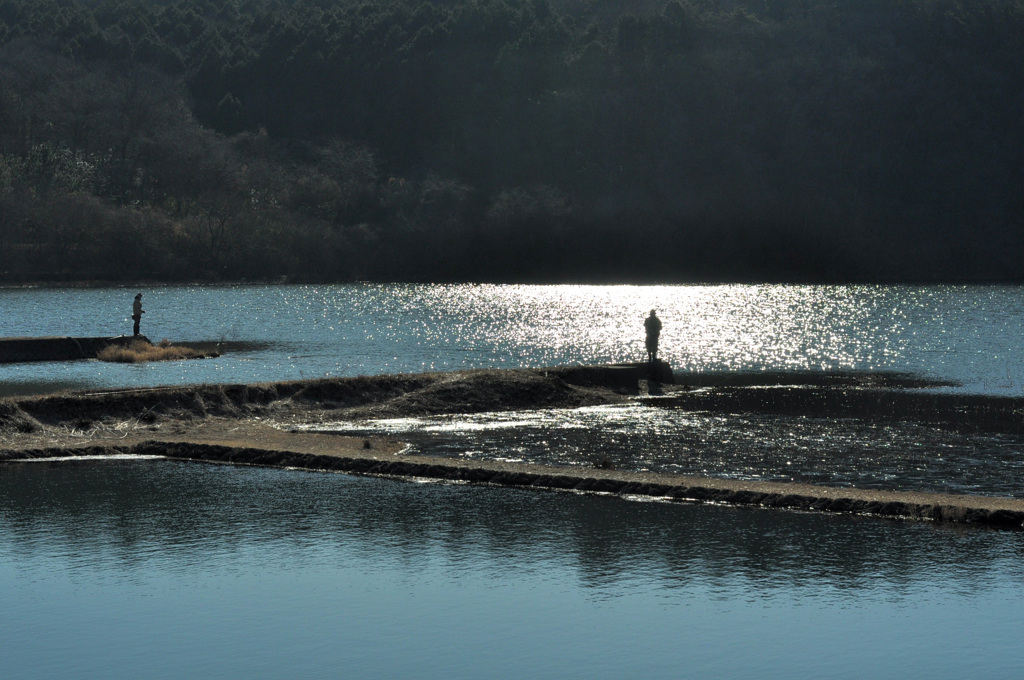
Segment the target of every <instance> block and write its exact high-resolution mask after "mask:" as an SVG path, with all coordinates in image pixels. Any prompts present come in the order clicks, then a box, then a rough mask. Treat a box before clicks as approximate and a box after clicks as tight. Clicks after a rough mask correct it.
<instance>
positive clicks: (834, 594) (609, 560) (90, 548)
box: [0, 461, 1024, 680]
mask: <svg viewBox="0 0 1024 680" xmlns="http://www.w3.org/2000/svg"><path fill="white" fill-rule="evenodd" d="M1022 557H1024V534H1020V533H1012V532H993V531H966V532H960V531H955V530H950V529H943V528H936V527H932V526H930V525H927V524H923V523H902V522H887V521H880V520H875V519H864V518H856V517H846V516H819V515H811V514H801V513H786V512H769V511H758V510H751V509H741V508H717V507H712V506H701V507H695V506H687V505H680V504H663V503H639V502H626V501H620V500H614V499H610V498H607V497H601V496H579V495H572V494H560V493H538V492H529V491H520V490H513V489H483V488H478V487H471V486H458V485H436V484H435V485H425V484H414V483H406V482H395V481H391V480H381V479H362V478H352V477H347V476H344V475H337V474H322V473H304V472H293V471H285V470H269V469H255V468H239V467H232V466H214V465H196V464H185V463H178V462H170V461H139V462H128V461H109V462H100V463H97V462H94V463H84V462H65V463H25V464H9V465H5V466H3V467H2V468H0V596H2V598H3V605H4V608H3V616H0V639H2V640H3V647H2V650H0V668H2V669H3V671H4V675H5V677H12V678H71V677H104V678H140V677H146V678H186V677H187V678H194V677H246V678H281V677H289V678H314V677H325V676H333V675H343V676H345V677H418V678H479V677H493V678H523V677H549V678H563V677H588V678H591V677H592V678H623V677H647V678H676V677H681V676H683V677H710V676H720V675H724V676H727V677H730V678H767V679H774V678H778V679H786V680H788V679H789V678H795V677H828V678H861V677H930V678H932V677H934V678H963V677H984V678H1015V677H1017V676H1018V674H1019V669H1020V667H1021V665H1022V663H1024V647H1022V646H1021V645H1020V639H1021V635H1022V634H1024V619H1022V618H1021V617H1020V610H1021V607H1022V605H1024V567H1022V566H1021V565H1022V564H1024V561H1022Z"/></svg>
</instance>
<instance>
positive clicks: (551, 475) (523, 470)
mask: <svg viewBox="0 0 1024 680" xmlns="http://www.w3.org/2000/svg"><path fill="white" fill-rule="evenodd" d="M214 430H216V428H214ZM243 430H244V431H243ZM209 435H210V432H209V431H208V432H207V433H206V434H205V435H202V434H196V435H191V436H190V435H182V436H177V437H175V436H163V437H160V436H157V437H155V438H152V439H143V440H142V441H138V442H134V443H112V442H108V443H105V444H91V443H83V444H81V445H79V446H75V447H46V448H39V449H23V450H20V451H12V450H0V462H7V463H12V462H15V461H25V460H29V459H45V458H53V457H66V456H100V455H110V454H114V453H117V454H128V455H139V456H142V455H149V456H162V457H166V458H170V459H176V460H187V461H194V462H206V463H228V464H234V465H258V466H270V467H281V468H290V469H302V470H312V471H327V472H340V473H345V474H353V475H372V476H384V477H394V478H405V479H411V478H418V479H435V480H444V481H456V482H463V483H472V484H481V485H491V486H509V487H519V488H528V489H537V490H551V491H573V492H580V493H595V494H596V493H599V494H607V495H613V496H620V497H631V496H633V497H635V496H644V497H650V498H656V499H663V500H666V501H673V502H686V503H711V504H720V505H733V506H753V507H759V508H773V509H786V510H797V511H808V512H839V513H852V514H858V515H867V516H874V517H880V518H889V519H899V520H908V519H909V520H929V521H934V522H940V523H957V524H967V525H975V526H982V527H990V528H996V529H1018V530H1019V529H1022V528H1024V501H1021V500H1016V499H1009V498H989V497H979V496H958V495H950V494H933V493H916V492H904V491H882V490H867V489H852V488H838V487H821V486H812V485H807V484H794V483H775V482H751V481H743V480H724V479H713V478H704V477H691V476H682V475H667V474H654V473H639V472H627V471H615V470H599V469H591V468H582V467H581V468H565V467H554V466H545V465H535V464H525V463H509V462H499V461H481V460H474V461H464V460H459V459H438V458H430V457H423V456H411V455H405V454H404V453H403V446H402V444H401V442H398V441H393V440H381V439H373V440H371V439H362V440H357V439H356V438H351V437H338V436H332V435H317V434H298V433H286V432H281V431H277V432H276V433H275V434H273V435H271V434H270V433H268V432H266V431H262V432H257V431H252V430H250V429H247V428H234V430H233V431H228V430H227V429H225V430H222V431H220V432H219V435H220V437H219V438H218V437H210V436H209ZM204 437H205V438H206V441H196V440H197V439H203V438H204Z"/></svg>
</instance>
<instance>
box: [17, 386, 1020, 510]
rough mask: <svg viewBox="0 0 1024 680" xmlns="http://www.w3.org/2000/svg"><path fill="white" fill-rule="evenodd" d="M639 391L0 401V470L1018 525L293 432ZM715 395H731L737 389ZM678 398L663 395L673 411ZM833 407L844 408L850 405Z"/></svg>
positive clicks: (316, 389) (777, 486)
mask: <svg viewBox="0 0 1024 680" xmlns="http://www.w3.org/2000/svg"><path fill="white" fill-rule="evenodd" d="M602 375H610V376H611V380H612V381H614V382H615V383H616V384H615V385H614V386H612V387H609V386H605V385H602V384H601V381H602V378H601V376H602ZM679 389H680V390H682V400H683V401H686V400H689V399H690V398H691V397H697V398H696V399H693V400H692V401H691V403H690V404H689V405H690V407H696V408H701V409H709V408H712V407H713V406H714V405H715V403H716V402H715V400H714V399H713V398H710V399H709V398H705V397H703V396H701V395H702V394H707V393H701V392H691V391H688V390H686V388H685V387H682V388H679ZM760 391H761V392H763V390H760ZM635 393H636V391H635V390H629V389H628V388H625V387H624V386H623V385H622V374H621V372H620V371H619V370H618V369H615V370H613V371H611V372H610V373H609V372H608V371H586V370H582V369H581V367H563V368H546V369H515V370H486V371H463V372H452V373H427V374H409V375H387V376H371V377H360V378H337V379H322V380H307V381H290V382H280V383H267V384H259V385H203V386H195V387H175V388H155V389H138V390H106V391H100V392H79V393H68V394H60V395H54V396H45V397H21V398H7V399H0V463H4V462H6V463H13V462H14V461H19V460H20V461H23V460H26V459H39V458H53V457H66V456H96V455H109V454H111V453H126V454H132V455H159V456H166V457H170V458H175V459H181V460H189V461H197V462H210V463H232V464H246V465H265V466H275V467H287V468H299V469H307V470H324V471H335V472H344V473H348V474H364V475H383V476H389V477H402V478H411V477H418V478H431V479H441V480H450V481H459V482H470V483H476V484H485V485H502V486H515V487H524V488H531V489H550V490H566V491H575V492H587V493H605V494H613V495H618V496H649V497H655V498H660V499H666V500H670V501H677V502H693V503H719V504H730V505H742V506H755V507H763V508H785V509H790V510H805V511H814V512H843V513H857V514H864V515H871V516H877V517H888V518H900V519H923V520H932V521H936V522H951V523H961V524H971V525H977V526H988V527H996V528H1013V529H1021V528H1024V500H1017V499H1012V498H994V497H984V496H958V495H948V494H934V493H916V492H901V491H881V490H868V489H854V488H840V487H822V486H812V485H806V484H795V483H775V482H753V481H744V480H726V479H716V478H703V477H692V476H681V475H668V474H652V473H638V472H628V471H616V470H604V469H597V468H584V467H578V468H576V467H569V468H567V467H551V466H542V465H536V464H523V463H507V462H500V461H481V460H472V461H465V460H461V459H441V458H434V457H422V456H413V455H408V454H407V453H405V446H404V444H403V443H402V442H400V441H396V440H393V439H389V438H373V437H371V438H359V437H344V436H338V435H331V434H323V433H310V432H303V431H301V430H296V429H294V426H295V425H297V424H303V423H311V422H320V421H323V420H344V419H351V420H358V419H364V418H391V417H408V416H417V415H432V414H442V413H474V412H485V411H500V410H519V409H542V408H575V407H580V406H587V405H596V404H606V403H614V402H622V401H625V400H627V399H631V398H635ZM722 393H723V394H725V395H726V396H727V397H729V395H732V394H734V393H735V388H728V389H727V390H726V391H725V392H722ZM711 394H714V390H712V392H711ZM804 394H805V395H806V393H804ZM675 398H676V395H671V394H670V395H668V401H669V402H670V405H672V404H671V400H673V399H675ZM871 398H874V397H871ZM925 398H927V397H925ZM837 399H838V398H837ZM659 403H662V402H659ZM758 403H759V402H758V400H757V399H752V400H751V401H750V403H749V404H748V403H744V404H737V402H736V400H734V399H732V398H731V397H729V398H724V399H722V400H721V402H720V403H719V404H718V405H719V406H721V407H723V408H724V409H725V410H732V409H734V408H735V409H740V408H751V409H753V408H756V407H757V405H758ZM838 404H839V406H840V407H842V408H845V407H846V401H845V400H844V399H839V401H838ZM1004 406H1005V407H1006V408H1005V409H1000V410H1001V411H1002V415H1001V416H999V417H997V418H994V419H993V420H995V421H998V422H999V424H1000V426H1005V424H1006V423H1005V421H1004V418H1005V417H1007V415H1009V414H1012V412H1013V411H1015V410H1016V408H1017V407H1018V406H1019V405H1018V404H1016V403H1014V404H1006V405H1004ZM760 407H761V408H766V410H768V411H769V412H771V411H773V408H772V404H770V403H769V404H765V403H764V401H763V400H762V401H761V402H760ZM956 407H957V408H958V409H959V408H962V407H963V404H957V405H956ZM840 410H842V409H840ZM833 415H835V414H833ZM954 415H955V414H949V417H953V416H954ZM989 415H990V416H991V414H989ZM932 417H934V414H933V415H932Z"/></svg>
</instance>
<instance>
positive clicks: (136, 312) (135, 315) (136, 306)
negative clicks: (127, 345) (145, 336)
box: [132, 293, 146, 335]
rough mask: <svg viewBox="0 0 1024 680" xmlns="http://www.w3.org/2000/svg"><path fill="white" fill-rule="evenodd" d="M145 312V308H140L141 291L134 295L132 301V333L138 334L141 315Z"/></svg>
mask: <svg viewBox="0 0 1024 680" xmlns="http://www.w3.org/2000/svg"><path fill="white" fill-rule="evenodd" d="M145 313H146V310H144V309H143V308H142V293H139V294H138V295H136V296H135V302H133V303H132V321H134V322H135V327H134V328H133V329H132V331H133V332H132V335H138V334H139V322H140V321H142V315H143V314H145Z"/></svg>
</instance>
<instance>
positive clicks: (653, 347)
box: [644, 309, 661, 364]
mask: <svg viewBox="0 0 1024 680" xmlns="http://www.w3.org/2000/svg"><path fill="white" fill-rule="evenodd" d="M644 330H645V331H647V342H646V344H647V359H648V361H650V362H651V363H652V364H653V363H654V362H655V361H656V360H657V358H658V336H659V335H661V319H659V318H658V315H657V314H655V313H654V310H653V309H652V310H651V315H650V316H649V317H647V318H646V319H644Z"/></svg>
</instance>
